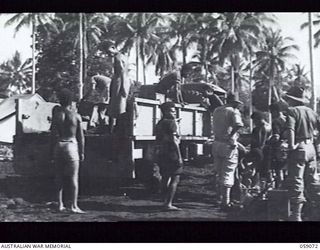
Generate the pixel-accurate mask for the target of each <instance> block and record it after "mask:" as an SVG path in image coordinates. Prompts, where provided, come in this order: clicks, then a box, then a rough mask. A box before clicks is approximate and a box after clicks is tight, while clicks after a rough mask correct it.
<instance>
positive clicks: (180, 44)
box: [168, 13, 198, 64]
mask: <svg viewBox="0 0 320 250" xmlns="http://www.w3.org/2000/svg"><path fill="white" fill-rule="evenodd" d="M168 19H169V27H170V31H169V34H170V36H171V37H172V38H175V39H176V43H175V44H174V49H177V50H181V51H182V63H183V64H186V63H187V50H188V48H189V46H190V45H191V44H192V42H193V41H194V40H193V39H192V37H193V35H195V34H196V32H197V28H198V26H197V22H196V19H195V14H194V13H173V14H171V15H169V17H168Z"/></svg>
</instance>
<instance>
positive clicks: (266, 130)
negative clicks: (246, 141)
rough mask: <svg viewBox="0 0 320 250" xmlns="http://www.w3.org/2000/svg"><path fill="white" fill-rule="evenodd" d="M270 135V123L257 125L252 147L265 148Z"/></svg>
mask: <svg viewBox="0 0 320 250" xmlns="http://www.w3.org/2000/svg"><path fill="white" fill-rule="evenodd" d="M270 135H271V128H270V125H269V124H267V123H265V124H263V125H262V126H257V127H255V128H254V129H253V130H252V134H251V149H254V148H259V149H263V147H264V145H265V144H266V141H267V139H268V138H269V136H270Z"/></svg>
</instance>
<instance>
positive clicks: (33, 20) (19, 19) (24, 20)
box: [5, 13, 55, 93]
mask: <svg viewBox="0 0 320 250" xmlns="http://www.w3.org/2000/svg"><path fill="white" fill-rule="evenodd" d="M14 23H17V26H16V27H15V34H16V33H17V32H19V30H20V29H21V28H22V27H24V26H30V25H31V29H32V93H35V89H36V85H35V84H36V81H35V80H36V59H35V57H36V32H37V26H38V25H40V24H42V25H43V24H46V23H48V24H50V25H54V24H55V23H54V22H53V17H52V15H51V14H48V13H18V14H15V15H14V16H12V17H11V18H10V19H9V20H7V22H6V23H5V26H11V25H13V24H14Z"/></svg>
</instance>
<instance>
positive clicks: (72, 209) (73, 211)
mask: <svg viewBox="0 0 320 250" xmlns="http://www.w3.org/2000/svg"><path fill="white" fill-rule="evenodd" d="M71 212H72V213H75V214H85V213H86V212H85V211H82V210H81V209H80V208H78V207H75V208H74V207H72V208H71Z"/></svg>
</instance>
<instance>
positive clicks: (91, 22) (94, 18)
mask: <svg viewBox="0 0 320 250" xmlns="http://www.w3.org/2000/svg"><path fill="white" fill-rule="evenodd" d="M58 18H59V19H60V20H61V21H62V24H63V25H62V26H61V31H60V32H67V33H69V34H71V35H73V36H74V47H75V48H79V59H80V63H79V99H81V98H82V95H83V81H84V79H85V78H86V75H87V73H86V72H87V63H86V62H87V58H88V54H89V53H90V52H91V50H93V49H94V47H95V46H96V45H97V44H99V42H100V38H101V36H102V34H103V33H104V32H105V24H106V21H107V20H108V16H107V15H106V14H102V13H98V14H97V13H95V14H91V13H78V14H70V13H67V14H65V13H63V14H58Z"/></svg>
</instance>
